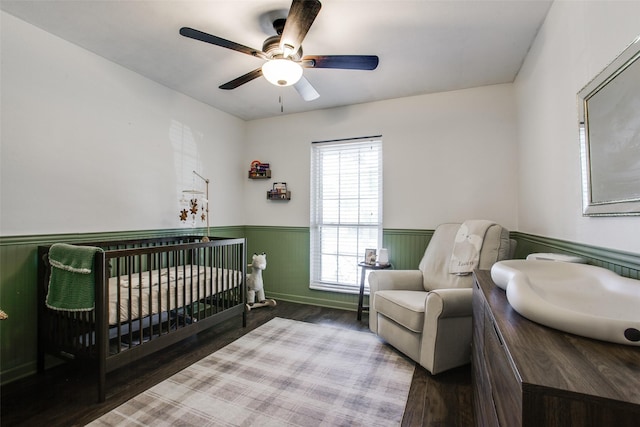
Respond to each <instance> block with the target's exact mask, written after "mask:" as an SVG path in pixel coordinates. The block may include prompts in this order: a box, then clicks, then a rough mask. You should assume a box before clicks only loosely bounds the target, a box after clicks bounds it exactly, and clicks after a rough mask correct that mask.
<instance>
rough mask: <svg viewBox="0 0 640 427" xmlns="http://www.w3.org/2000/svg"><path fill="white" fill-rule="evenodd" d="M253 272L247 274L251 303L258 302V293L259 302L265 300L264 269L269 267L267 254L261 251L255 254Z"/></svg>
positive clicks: (248, 297) (252, 263)
mask: <svg viewBox="0 0 640 427" xmlns="http://www.w3.org/2000/svg"><path fill="white" fill-rule="evenodd" d="M249 267H251V274H248V275H247V290H248V294H247V301H248V302H249V304H253V303H254V302H256V294H257V295H258V302H264V301H265V299H266V298H265V296H264V282H263V281H262V270H264V269H266V268H267V254H266V253H264V252H263V253H261V254H260V255H258V254H253V259H252V261H251V264H249Z"/></svg>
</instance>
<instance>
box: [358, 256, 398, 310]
mask: <svg viewBox="0 0 640 427" xmlns="http://www.w3.org/2000/svg"><path fill="white" fill-rule="evenodd" d="M358 267H360V269H361V273H360V294H359V295H358V320H362V312H363V311H369V307H368V306H363V305H362V304H363V303H364V278H365V276H366V272H367V270H386V269H387V268H391V264H378V263H375V264H367V263H366V262H359V263H358ZM369 298H371V296H369Z"/></svg>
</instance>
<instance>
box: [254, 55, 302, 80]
mask: <svg viewBox="0 0 640 427" xmlns="http://www.w3.org/2000/svg"><path fill="white" fill-rule="evenodd" d="M262 75H263V76H264V77H265V78H266V79H267V80H268V81H269V83H271V84H274V85H276V86H291V85H293V84H296V83H297V82H298V80H300V77H302V67H301V66H300V64H298V63H297V62H293V61H290V60H288V59H272V60H270V61H267V62H265V63H264V65H263V66H262Z"/></svg>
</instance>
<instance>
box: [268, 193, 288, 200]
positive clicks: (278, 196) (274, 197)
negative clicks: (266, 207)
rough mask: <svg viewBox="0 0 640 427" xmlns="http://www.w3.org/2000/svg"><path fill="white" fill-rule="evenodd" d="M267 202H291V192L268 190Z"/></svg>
mask: <svg viewBox="0 0 640 427" xmlns="http://www.w3.org/2000/svg"><path fill="white" fill-rule="evenodd" d="M267 200H281V201H282V200H284V201H287V200H291V191H284V192H282V191H277V190H267Z"/></svg>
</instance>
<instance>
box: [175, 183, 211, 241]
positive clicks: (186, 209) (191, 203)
mask: <svg viewBox="0 0 640 427" xmlns="http://www.w3.org/2000/svg"><path fill="white" fill-rule="evenodd" d="M193 175H194V176H197V177H198V178H200V179H201V180H203V181H204V183H205V188H206V190H205V192H203V191H201V190H198V189H196V188H195V178H194V186H193V188H192V189H189V190H182V198H181V199H180V203H181V204H182V206H183V209H182V210H181V211H180V221H183V222H186V221H187V219H188V218H189V214H191V218H192V223H191V225H192V227H195V226H196V216H197V215H198V209H200V220H201V221H202V222H205V221H206V222H207V235H206V236H204V237H203V238H202V241H203V242H208V241H209V179H208V178H205V177H203V176H202V175H200V174H199V173H198V172H196V171H193ZM186 194H190V195H192V197H191V199H190V200H188V201H187V198H186V196H185V195H186ZM199 195H200V196H204V197H203V198H202V207H201V208H199V206H198V203H199V202H198V198H197V196H199Z"/></svg>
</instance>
